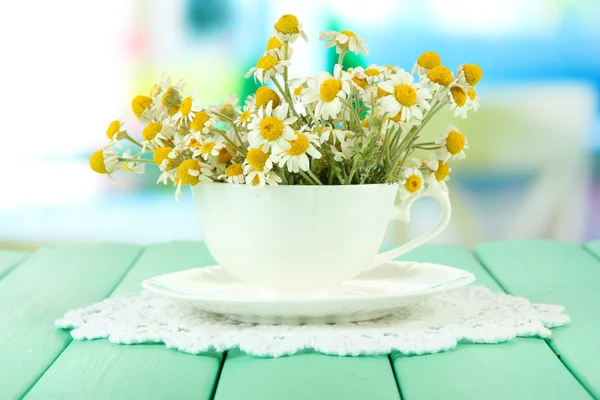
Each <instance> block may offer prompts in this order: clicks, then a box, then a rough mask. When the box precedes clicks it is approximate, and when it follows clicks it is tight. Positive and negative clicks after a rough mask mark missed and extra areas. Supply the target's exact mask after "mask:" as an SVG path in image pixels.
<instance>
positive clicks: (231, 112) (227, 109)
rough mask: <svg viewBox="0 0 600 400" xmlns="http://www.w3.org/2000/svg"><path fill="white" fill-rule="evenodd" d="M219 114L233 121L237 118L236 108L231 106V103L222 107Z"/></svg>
mask: <svg viewBox="0 0 600 400" xmlns="http://www.w3.org/2000/svg"><path fill="white" fill-rule="evenodd" d="M219 112H220V113H221V114H223V115H225V116H227V117H229V118H232V119H233V118H234V117H235V108H234V107H233V104H231V103H225V104H223V107H221V109H220V110H219Z"/></svg>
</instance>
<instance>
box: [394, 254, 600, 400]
mask: <svg viewBox="0 0 600 400" xmlns="http://www.w3.org/2000/svg"><path fill="white" fill-rule="evenodd" d="M403 258H404V259H407V260H413V261H422V262H424V261H425V262H435V263H441V264H446V265H450V266H454V267H457V268H462V269H466V270H468V271H470V272H472V273H473V274H475V276H476V278H477V281H476V284H482V285H485V286H487V287H489V288H490V289H492V290H494V291H501V288H500V286H499V285H498V284H497V283H496V282H495V281H494V280H493V278H492V277H491V276H490V275H489V274H488V273H487V272H486V271H485V269H484V268H483V267H482V266H481V265H480V264H479V263H478V262H477V261H476V260H475V258H474V257H473V256H472V255H471V254H469V252H468V251H467V250H464V249H461V248H456V247H450V246H424V247H420V248H418V249H416V250H414V251H413V252H411V253H409V254H407V255H405V256H404V257H403ZM392 360H393V365H394V370H395V372H396V374H397V378H398V381H399V385H400V390H401V392H402V396H403V398H404V399H409V400H410V399H441V398H443V399H446V400H449V399H461V400H465V399H488V400H489V399H542V398H545V399H589V398H590V396H589V394H588V393H587V392H586V390H585V389H584V388H583V387H582V386H581V385H580V384H579V383H578V382H577V380H576V379H575V378H574V377H573V376H572V375H571V373H569V371H568V370H567V369H566V368H565V367H564V366H563V365H562V364H561V362H560V360H559V359H558V358H557V357H556V356H555V354H554V353H553V352H552V350H551V349H550V348H549V347H548V346H547V345H546V343H545V342H544V341H543V340H542V339H537V338H527V339H525V338H519V339H516V340H513V341H511V342H506V343H501V344H493V345H485V344H460V345H459V346H458V347H457V348H456V349H454V350H451V351H448V352H445V353H440V354H430V355H424V356H403V355H400V354H398V353H395V354H393V355H392Z"/></svg>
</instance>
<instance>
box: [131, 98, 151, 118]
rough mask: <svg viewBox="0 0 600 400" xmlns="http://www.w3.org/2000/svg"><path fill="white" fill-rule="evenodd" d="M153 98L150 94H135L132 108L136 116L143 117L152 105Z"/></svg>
mask: <svg viewBox="0 0 600 400" xmlns="http://www.w3.org/2000/svg"><path fill="white" fill-rule="evenodd" d="M151 104H152V99H151V98H150V97H148V96H135V97H134V98H133V101H132V102H131V108H132V109H133V113H134V114H135V116H136V117H138V118H139V117H141V116H142V114H143V113H144V111H146V110H147V109H148V107H150V105H151Z"/></svg>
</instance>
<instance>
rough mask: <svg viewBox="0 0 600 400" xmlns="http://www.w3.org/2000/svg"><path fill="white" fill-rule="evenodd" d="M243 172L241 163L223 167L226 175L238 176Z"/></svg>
mask: <svg viewBox="0 0 600 400" xmlns="http://www.w3.org/2000/svg"><path fill="white" fill-rule="evenodd" d="M243 173H244V170H243V169H242V164H231V165H230V166H229V167H227V168H226V169H225V175H227V176H238V175H241V174H243Z"/></svg>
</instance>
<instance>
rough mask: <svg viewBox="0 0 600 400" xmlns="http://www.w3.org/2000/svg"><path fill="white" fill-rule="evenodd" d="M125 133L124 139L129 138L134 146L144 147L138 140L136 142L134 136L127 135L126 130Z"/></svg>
mask: <svg viewBox="0 0 600 400" xmlns="http://www.w3.org/2000/svg"><path fill="white" fill-rule="evenodd" d="M125 135H126V136H125V139H126V140H129V141H130V142H131V143H133V144H135V145H136V146H139V147H144V146H142V144H141V143H140V142H138V141H137V140H135V139H134V138H132V137H131V136H129V134H128V133H127V132H125Z"/></svg>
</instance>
